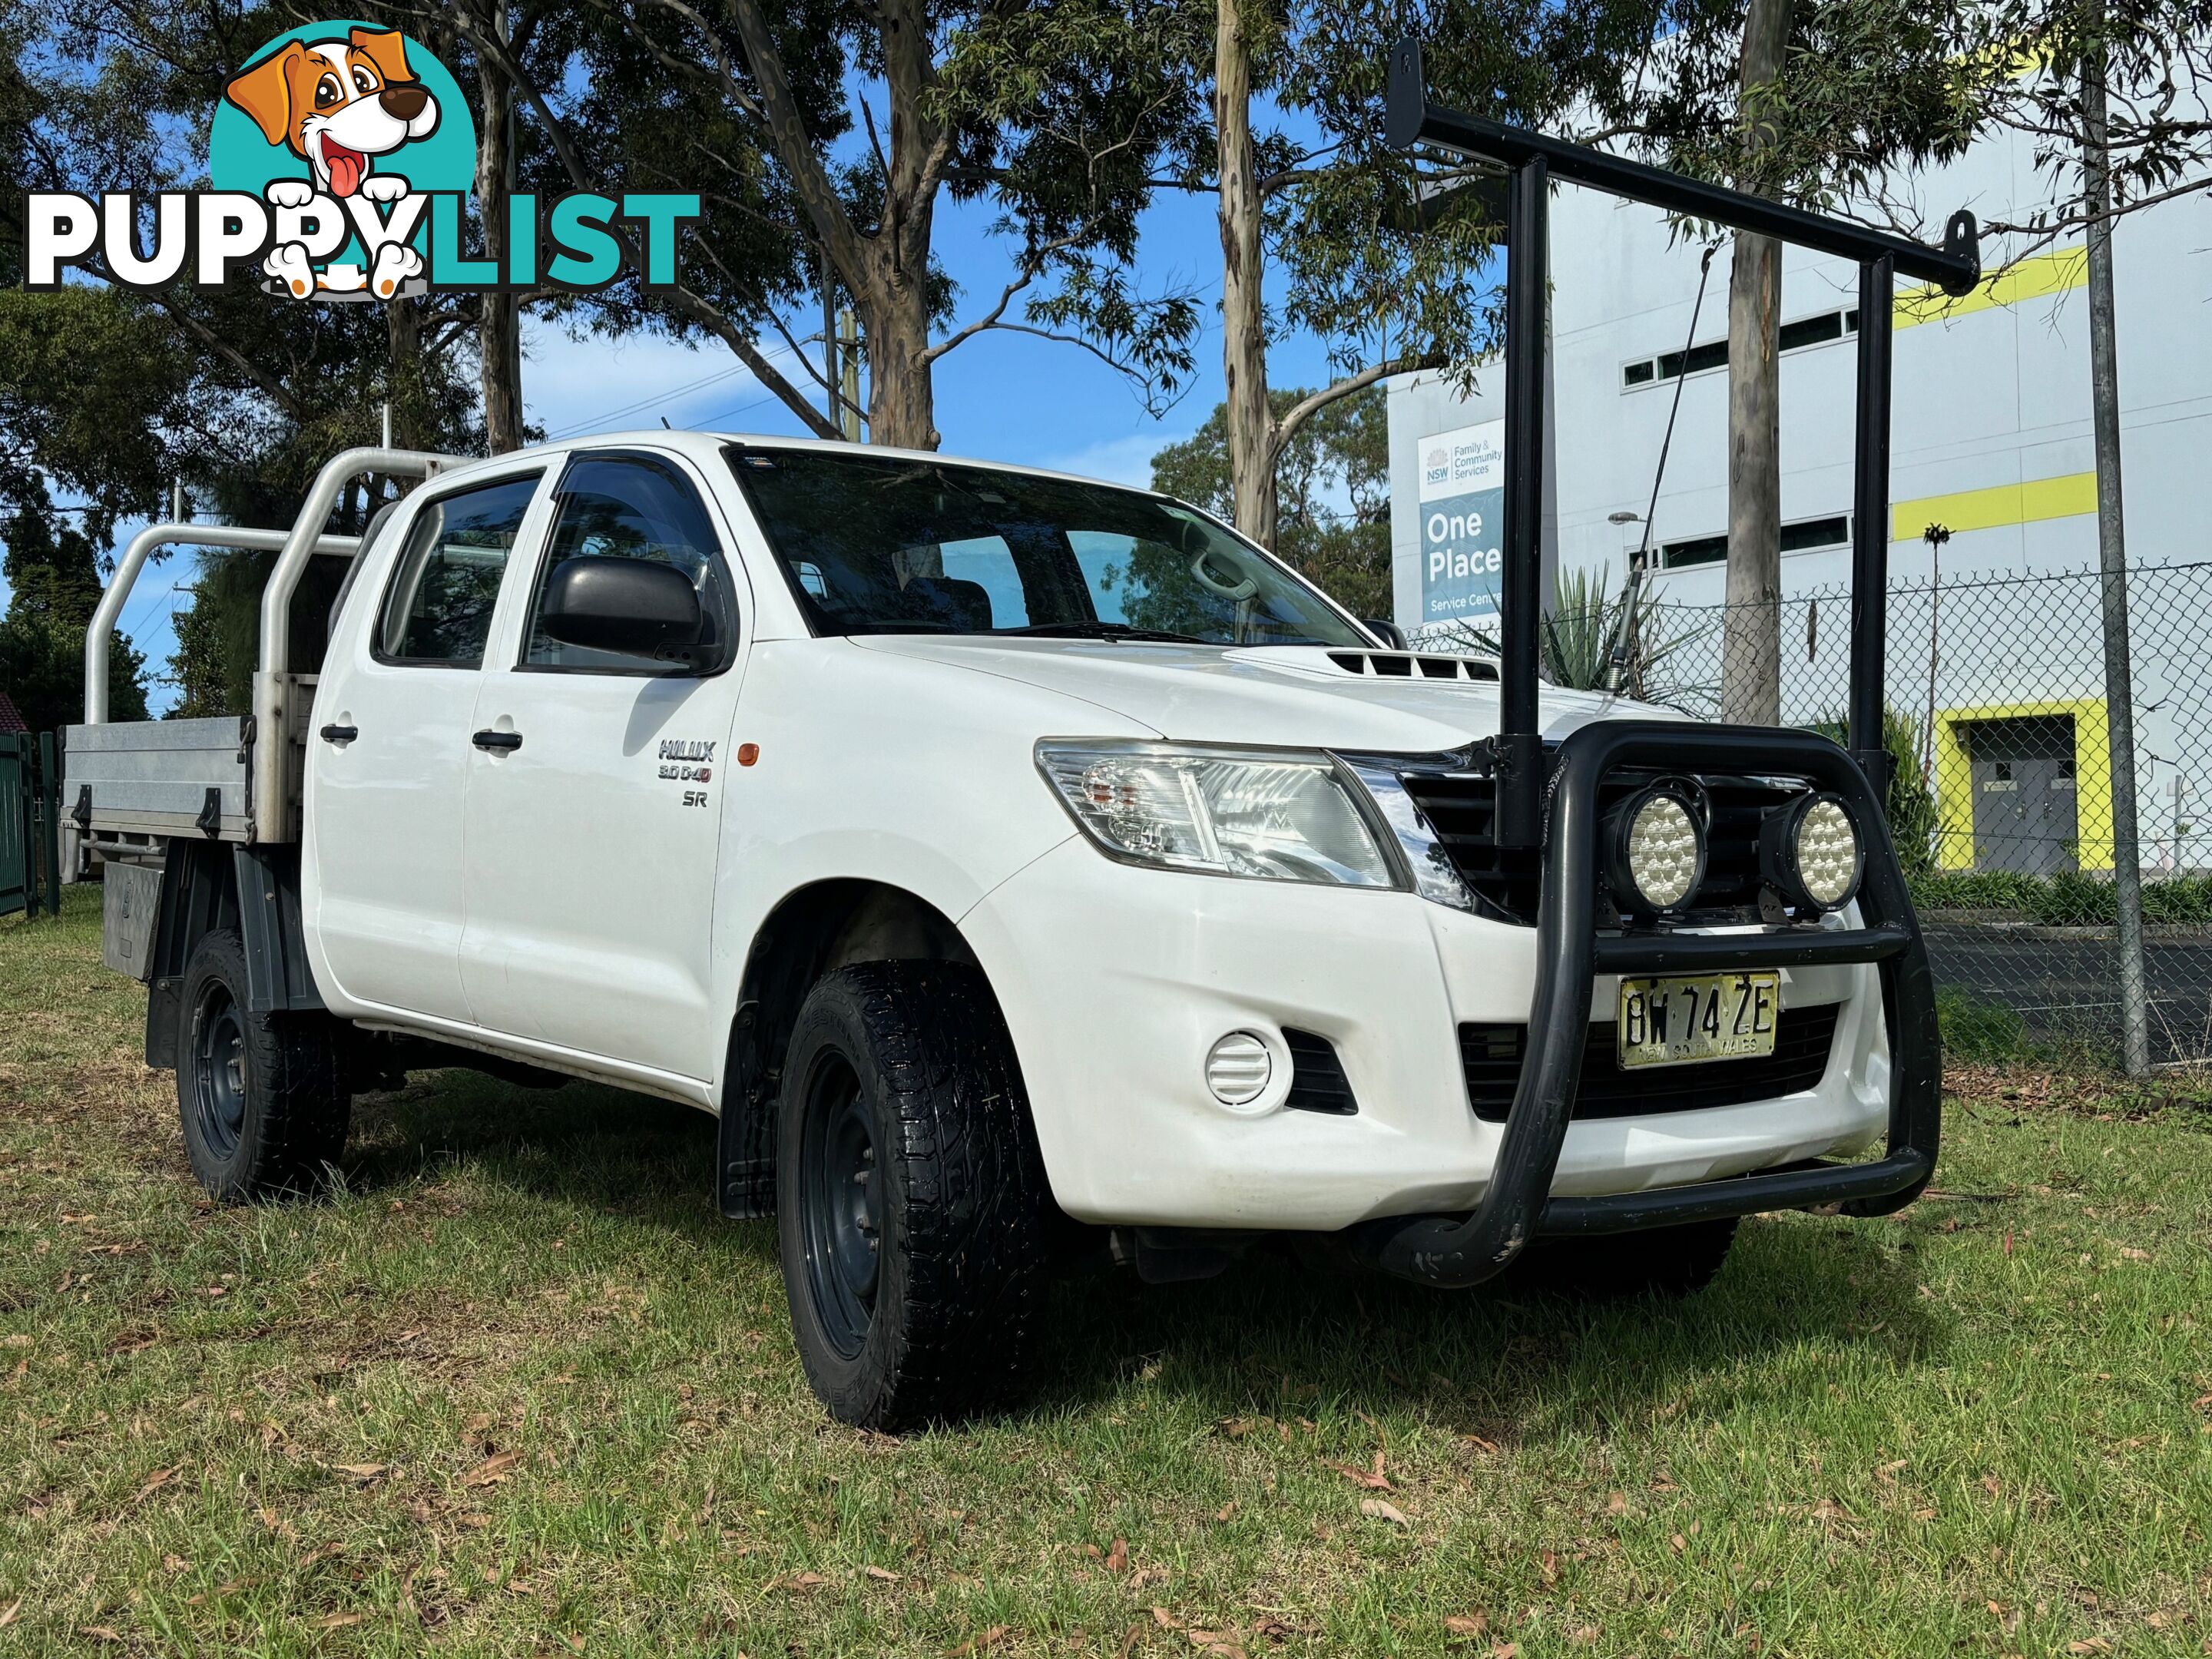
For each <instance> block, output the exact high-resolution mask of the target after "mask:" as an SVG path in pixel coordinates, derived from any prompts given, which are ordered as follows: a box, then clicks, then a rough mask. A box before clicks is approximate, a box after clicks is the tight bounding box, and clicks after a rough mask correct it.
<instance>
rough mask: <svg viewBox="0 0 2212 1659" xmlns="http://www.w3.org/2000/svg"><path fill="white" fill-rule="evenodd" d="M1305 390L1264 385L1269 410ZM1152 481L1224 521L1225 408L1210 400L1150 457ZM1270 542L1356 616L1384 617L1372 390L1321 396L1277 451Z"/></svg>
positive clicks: (1385, 570) (1383, 472)
mask: <svg viewBox="0 0 2212 1659" xmlns="http://www.w3.org/2000/svg"><path fill="white" fill-rule="evenodd" d="M1308 396H1310V393H1309V392H1307V391H1306V390H1305V389H1304V388H1298V389H1294V390H1290V391H1271V392H1269V393H1268V394H1267V400H1268V403H1269V404H1270V405H1271V407H1272V410H1273V414H1274V416H1276V418H1277V419H1280V418H1281V417H1282V415H1283V413H1284V412H1285V410H1289V409H1291V408H1292V407H1293V406H1295V405H1296V404H1298V403H1300V402H1302V401H1303V400H1304V398H1307V397H1308ZM1152 488H1153V489H1158V490H1160V491H1162V492H1164V493H1165V494H1167V495H1173V496H1175V497H1176V498H1177V499H1178V500H1181V501H1188V502H1190V503H1191V504H1192V505H1193V506H1194V507H1204V508H1206V511H1207V512H1209V513H1213V514H1214V515H1215V516H1217V517H1218V518H1221V519H1224V520H1227V519H1231V518H1232V517H1233V516H1234V515H1235V513H1236V500H1235V491H1234V488H1233V486H1232V484H1231V479H1230V476H1229V447H1228V413H1227V410H1226V408H1225V406H1224V405H1222V404H1215V405H1214V407H1213V413H1212V414H1211V415H1210V416H1207V417H1206V423H1205V424H1204V425H1203V426H1201V427H1200V428H1199V429H1198V430H1197V432H1195V433H1194V434H1193V435H1191V436H1190V437H1189V438H1188V439H1186V440H1185V441H1182V443H1179V444H1170V445H1168V446H1167V447H1165V448H1164V449H1162V450H1161V451H1160V452H1159V453H1158V454H1156V455H1154V456H1153V457H1152ZM1275 488H1276V491H1277V497H1278V507H1277V513H1278V517H1277V520H1276V526H1275V549H1274V550H1275V551H1276V553H1277V554H1279V556H1281V557H1282V558H1283V559H1284V560H1285V561H1286V562H1288V563H1290V564H1291V566H1293V567H1294V568H1297V570H1298V571H1300V572H1301V573H1302V574H1304V575H1305V576H1306V578H1307V579H1308V580H1310V581H1312V582H1314V583H1316V585H1317V586H1320V587H1321V588H1322V590H1323V591H1324V592H1327V593H1328V595H1329V597H1330V598H1331V599H1334V600H1335V601H1336V602H1337V603H1338V604H1340V605H1343V606H1344V607H1345V608H1346V610H1348V611H1351V612H1352V614H1353V615H1354V616H1358V617H1388V616H1389V614H1390V611H1391V594H1390V448H1389V425H1388V419H1387V415H1386V411H1385V408H1384V404H1383V393H1382V392H1381V391H1380V390H1376V391H1370V392H1355V393H1352V395H1350V396H1348V397H1343V398H1337V399H1335V400H1334V402H1331V403H1328V404H1324V405H1322V409H1321V410H1320V411H1319V412H1318V413H1317V414H1316V415H1315V416H1314V417H1313V418H1312V419H1311V420H1310V421H1307V422H1304V424H1303V425H1302V426H1300V427H1299V428H1298V429H1297V432H1296V433H1295V434H1293V435H1292V436H1291V441H1290V442H1288V443H1286V444H1285V445H1284V446H1283V447H1282V449H1281V451H1280V452H1279V453H1278V454H1277V456H1276V459H1275Z"/></svg>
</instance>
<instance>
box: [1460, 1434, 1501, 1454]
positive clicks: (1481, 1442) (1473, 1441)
mask: <svg viewBox="0 0 2212 1659" xmlns="http://www.w3.org/2000/svg"><path fill="white" fill-rule="evenodd" d="M1460 1438H1461V1439H1462V1440H1463V1441H1465V1442H1466V1443H1468V1445H1470V1446H1472V1447H1474V1449H1475V1450H1477V1451H1479V1452H1488V1453H1490V1454H1491V1455H1492V1456H1495V1455H1497V1453H1498V1443H1497V1442H1496V1441H1495V1440H1485V1439H1484V1438H1483V1437H1481V1436H1480V1435H1479V1434H1463V1435H1462V1436H1460Z"/></svg>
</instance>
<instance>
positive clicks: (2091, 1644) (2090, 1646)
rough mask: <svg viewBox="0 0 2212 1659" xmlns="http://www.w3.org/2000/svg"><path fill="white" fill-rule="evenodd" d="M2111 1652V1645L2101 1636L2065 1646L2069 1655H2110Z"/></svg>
mask: <svg viewBox="0 0 2212 1659" xmlns="http://www.w3.org/2000/svg"><path fill="white" fill-rule="evenodd" d="M2066 1651H2067V1652H2069V1653H2110V1652H2111V1651H2112V1644H2111V1643H2110V1642H2107V1641H2106V1639H2105V1638H2103V1637H2101V1636H2092V1637H2090V1638H2088V1639H2087V1640H2086V1641H2081V1642H2069V1643H2068V1644H2066Z"/></svg>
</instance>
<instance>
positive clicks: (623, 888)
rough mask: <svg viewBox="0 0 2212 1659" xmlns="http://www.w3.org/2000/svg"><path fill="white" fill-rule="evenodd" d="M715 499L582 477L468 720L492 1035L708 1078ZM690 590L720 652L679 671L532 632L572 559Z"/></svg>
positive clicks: (713, 1031) (627, 469)
mask: <svg viewBox="0 0 2212 1659" xmlns="http://www.w3.org/2000/svg"><path fill="white" fill-rule="evenodd" d="M710 502H711V496H710V495H709V493H708V491H707V490H706V489H703V488H702V481H700V480H699V479H698V478H697V477H696V475H694V474H693V473H692V472H691V471H690V468H689V467H688V465H686V464H685V463H684V462H683V461H681V460H679V459H677V458H676V457H673V456H670V455H664V454H660V453H653V452H622V453H612V452H606V451H599V452H593V453H586V454H583V455H579V456H576V457H574V458H573V459H571V460H570V462H569V463H568V468H567V470H566V471H565V472H564V473H563V474H562V477H561V479H560V481H559V483H558V485H557V487H556V490H555V492H554V495H553V500H552V501H551V503H550V529H549V532H548V534H547V538H546V541H545V547H544V555H543V556H542V557H540V558H539V559H538V562H537V563H536V566H535V568H534V569H533V570H532V573H531V575H530V582H529V586H528V588H527V589H526V590H524V591H526V592H527V594H528V602H527V605H526V609H525V610H524V611H523V612H522V614H521V616H520V623H519V626H518V627H517V628H516V629H514V630H513V633H511V634H510V633H508V632H507V630H506V629H504V628H503V629H502V638H512V639H513V641H514V643H513V647H511V649H508V650H506V651H504V652H502V653H501V654H502V655H503V656H504V658H505V660H503V661H501V662H498V663H496V664H495V665H490V666H488V667H487V668H486V669H485V671H484V675H483V685H482V688H481V690H480V693H479V695H478V697H477V717H476V721H475V727H476V738H477V744H479V745H480V746H479V747H477V748H475V749H473V750H471V756H470V759H469V765H470V768H471V773H470V779H469V788H468V809H467V811H468V834H467V844H468V859H467V863H468V871H467V889H468V927H467V930H466V933H465V937H464V939H463V941H462V946H461V979H462V982H463V984H464V985H465V987H466V989H467V992H468V997H469V1002H470V1005H471V1007H473V1008H474V1009H475V1010H476V1011H477V1018H478V1020H479V1022H480V1023H481V1024H483V1025H484V1026H486V1027H487V1028H489V1029H490V1030H496V1031H501V1032H507V1033H509V1034H512V1035H514V1036H522V1037H526V1038H532V1039H537V1040H540V1041H544V1042H551V1043H555V1044H557V1045H559V1046H561V1047H562V1048H572V1049H576V1050H580V1051H581V1052H584V1053H586V1054H593V1055H598V1056H601V1057H604V1058H607V1059H612V1060H621V1061H623V1062H626V1063H628V1064H629V1065H634V1066H645V1067H649V1068H651V1069H653V1070H654V1071H657V1072H661V1073H670V1074H672V1075H674V1076H677V1077H682V1078H690V1079H705V1078H708V1077H711V1076H713V1075H714V1071H715V1068H716V1066H717V1065H718V1064H719V1062H720V1058H721V1054H722V1049H723V1047H724V1045H725V1043H726V1040H727V1036H728V1026H729V1016H730V1011H729V1010H728V1009H726V1008H723V1009H716V1008H714V1006H711V998H710V992H709V985H710V968H711V963H710V960H709V957H710V946H711V941H712V939H713V921H714V869H715V855H716V848H717V843H718V840H719V835H720V823H721V815H722V799H723V794H724V784H725V779H726V774H725V767H726V764H727V762H728V760H729V758H730V757H729V754H728V748H729V741H730V728H731V722H732V719H733V717H734V714H735V709H736V703H737V696H738V679H739V675H740V671H741V669H742V665H743V661H744V651H743V647H744V627H745V625H746V621H747V619H746V617H745V616H744V611H746V610H748V609H749V608H750V607H749V606H747V605H741V604H740V603H739V599H740V591H739V589H738V586H737V585H736V582H735V580H734V575H733V573H734V571H735V569H736V568H738V567H737V563H736V561H735V560H734V559H732V557H730V556H729V555H728V554H727V552H726V545H727V538H726V534H725V532H724V529H723V526H722V525H721V524H720V520H719V519H718V517H717V516H716V514H715V510H714V507H712V506H711V505H710ZM594 558H629V559H649V560H653V561H656V562H661V563H665V564H668V565H671V566H673V567H674V568H677V569H679V570H681V571H683V572H684V574H685V575H687V576H689V577H690V578H691V579H692V581H693V582H694V584H695V585H696V587H697V588H698V591H699V596H700V602H701V605H702V610H703V611H704V612H705V614H706V616H707V617H708V629H709V633H710V636H711V638H710V643H711V647H712V649H711V652H710V653H709V657H708V660H706V661H704V662H702V664H700V665H696V666H687V665H671V664H669V663H665V662H654V661H652V660H650V659H643V658H638V657H629V656H621V655H617V654H614V653H608V652H601V651H591V650H585V649H581V648H579V647H574V646H569V645H563V644H562V643H560V642H559V641H555V640H552V639H550V638H549V637H547V636H546V635H544V632H543V631H542V630H541V629H539V628H538V624H537V617H538V607H539V604H540V596H541V595H542V594H543V592H544V585H545V580H546V577H547V576H548V574H550V572H551V571H552V570H554V569H555V568H557V567H558V566H559V565H561V564H562V563H563V562H567V561H568V560H571V559H594Z"/></svg>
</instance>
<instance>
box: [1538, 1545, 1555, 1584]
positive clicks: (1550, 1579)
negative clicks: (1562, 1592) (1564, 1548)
mask: <svg viewBox="0 0 2212 1659" xmlns="http://www.w3.org/2000/svg"><path fill="white" fill-rule="evenodd" d="M1536 1570H1537V1571H1539V1572H1541V1573H1542V1574H1543V1575H1544V1582H1545V1583H1547V1584H1556V1583H1559V1552H1558V1551H1557V1550H1546V1551H1545V1552H1544V1553H1543V1554H1542V1555H1541V1556H1539V1557H1538V1558H1537V1560H1536Z"/></svg>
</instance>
